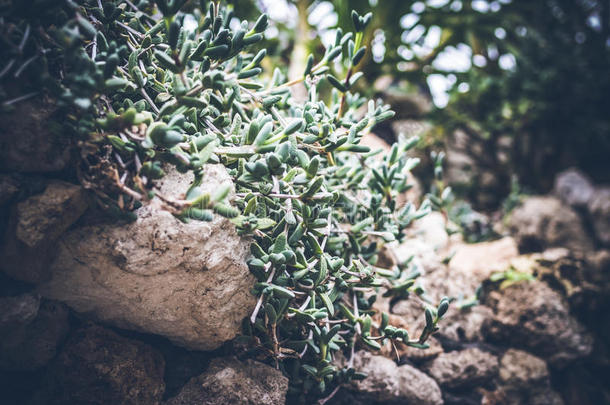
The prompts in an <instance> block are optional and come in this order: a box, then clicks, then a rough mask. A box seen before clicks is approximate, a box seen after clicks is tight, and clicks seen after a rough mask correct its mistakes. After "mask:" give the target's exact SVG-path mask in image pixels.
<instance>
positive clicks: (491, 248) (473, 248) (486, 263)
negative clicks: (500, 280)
mask: <svg viewBox="0 0 610 405" xmlns="http://www.w3.org/2000/svg"><path fill="white" fill-rule="evenodd" d="M453 249H454V251H455V255H454V256H453V257H452V258H451V261H450V262H449V273H450V274H459V275H463V276H470V277H472V278H473V279H476V281H477V282H478V283H480V282H481V281H483V280H485V279H486V278H488V277H489V276H490V275H491V274H492V273H494V272H496V271H504V270H506V269H507V268H508V267H509V266H510V262H511V260H512V259H514V258H516V257H517V256H518V255H519V250H518V249H517V243H516V242H515V240H514V239H513V238H511V237H504V238H502V239H498V240H495V241H492V242H481V243H475V244H462V245H459V246H456V247H454V248H453Z"/></svg>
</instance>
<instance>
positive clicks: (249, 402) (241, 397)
mask: <svg viewBox="0 0 610 405" xmlns="http://www.w3.org/2000/svg"><path fill="white" fill-rule="evenodd" d="M287 391H288V378H286V377H284V375H283V374H282V372H281V371H279V370H276V369H274V368H273V367H270V366H268V365H266V364H263V363H259V362H256V361H253V360H246V361H244V362H242V361H239V360H237V359H233V358H217V359H214V360H212V362H211V364H210V367H209V368H208V370H206V371H205V372H204V373H203V374H201V375H200V376H198V377H194V378H192V379H191V380H190V381H189V382H188V383H187V384H186V385H185V386H184V387H183V388H182V390H180V392H179V393H178V395H176V396H175V397H173V398H171V399H169V400H168V401H166V402H165V404H164V405H224V404H235V405H283V404H284V403H285V401H286V393H287Z"/></svg>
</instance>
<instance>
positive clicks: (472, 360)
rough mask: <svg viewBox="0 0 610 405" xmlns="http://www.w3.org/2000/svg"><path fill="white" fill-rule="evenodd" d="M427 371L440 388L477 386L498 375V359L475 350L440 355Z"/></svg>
mask: <svg viewBox="0 0 610 405" xmlns="http://www.w3.org/2000/svg"><path fill="white" fill-rule="evenodd" d="M427 371H428V373H429V374H430V375H431V376H432V378H434V379H435V380H436V382H437V383H439V385H440V386H441V387H447V388H467V387H472V386H479V385H481V384H484V383H486V382H488V381H489V380H491V379H492V378H493V377H494V376H495V375H496V374H497V373H498V358H497V357H496V356H494V355H492V354H490V353H487V352H484V351H482V350H480V349H477V348H470V349H465V350H461V351H453V352H448V353H442V354H440V355H439V356H438V357H437V358H435V359H434V360H432V362H431V363H430V365H429V366H428V367H427Z"/></svg>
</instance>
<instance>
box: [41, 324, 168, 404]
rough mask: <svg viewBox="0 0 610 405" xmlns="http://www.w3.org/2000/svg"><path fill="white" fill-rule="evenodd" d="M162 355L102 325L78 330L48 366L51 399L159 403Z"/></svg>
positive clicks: (61, 401) (56, 401) (48, 396)
mask: <svg viewBox="0 0 610 405" xmlns="http://www.w3.org/2000/svg"><path fill="white" fill-rule="evenodd" d="M163 366H164V361H163V357H162V356H161V354H160V353H159V352H157V351H156V350H154V349H153V348H152V347H150V346H148V345H146V344H144V343H142V342H139V341H135V340H130V339H126V338H124V337H122V336H119V335H117V334H116V333H114V332H112V331H110V330H108V329H104V328H102V327H99V326H95V325H92V326H87V327H84V328H82V329H79V330H77V331H75V332H74V333H73V334H72V336H70V338H69V339H68V341H67V342H66V344H65V345H64V347H63V348H62V351H61V352H60V353H59V355H58V356H57V357H56V358H55V359H54V360H53V362H52V363H51V364H50V366H49V369H48V371H47V377H46V384H45V386H46V387H45V390H46V392H45V393H44V394H43V396H44V397H45V398H46V400H47V402H45V403H48V404H52V405H56V404H57V405H59V404H87V405H108V404H124V405H155V404H159V403H160V401H161V398H162V396H163V391H164V389H165V385H164V383H163Z"/></svg>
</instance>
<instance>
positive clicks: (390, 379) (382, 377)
mask: <svg viewBox="0 0 610 405" xmlns="http://www.w3.org/2000/svg"><path fill="white" fill-rule="evenodd" d="M354 368H356V370H358V371H360V372H364V373H366V374H367V378H365V379H364V380H361V381H355V382H353V383H352V386H351V389H352V390H354V391H357V392H358V394H359V395H358V396H362V397H366V398H368V399H369V400H370V401H377V402H384V401H387V402H389V403H395V402H398V403H406V404H419V405H440V404H442V403H443V398H442V394H441V390H440V388H439V386H438V384H436V382H435V381H434V380H433V379H432V378H430V377H429V376H428V375H426V374H425V373H422V372H421V371H419V370H418V369H416V368H415V367H413V366H410V365H408V364H405V365H402V366H400V367H399V366H397V365H396V363H394V362H393V361H392V360H390V359H388V358H386V357H383V356H375V355H373V354H371V353H369V352H365V351H360V352H358V353H356V357H355V360H354Z"/></svg>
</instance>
